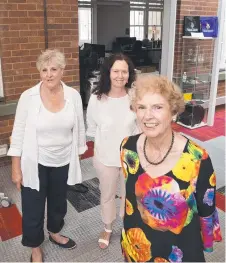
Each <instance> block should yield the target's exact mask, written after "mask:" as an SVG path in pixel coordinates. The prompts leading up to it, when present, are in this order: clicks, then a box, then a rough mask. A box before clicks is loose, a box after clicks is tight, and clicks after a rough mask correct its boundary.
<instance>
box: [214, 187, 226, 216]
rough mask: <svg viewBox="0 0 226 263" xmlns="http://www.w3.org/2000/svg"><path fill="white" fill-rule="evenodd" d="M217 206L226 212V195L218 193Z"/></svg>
mask: <svg viewBox="0 0 226 263" xmlns="http://www.w3.org/2000/svg"><path fill="white" fill-rule="evenodd" d="M216 206H217V208H219V209H220V210H222V211H224V212H225V195H224V194H221V193H218V192H216Z"/></svg>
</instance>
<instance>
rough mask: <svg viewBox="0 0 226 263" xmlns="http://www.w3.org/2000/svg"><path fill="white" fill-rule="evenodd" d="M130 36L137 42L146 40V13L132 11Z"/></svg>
mask: <svg viewBox="0 0 226 263" xmlns="http://www.w3.org/2000/svg"><path fill="white" fill-rule="evenodd" d="M130 36H131V37H136V39H137V40H142V39H143V38H144V11H143V10H131V11H130Z"/></svg>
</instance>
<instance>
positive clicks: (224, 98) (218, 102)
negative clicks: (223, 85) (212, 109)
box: [216, 96, 226, 106]
mask: <svg viewBox="0 0 226 263" xmlns="http://www.w3.org/2000/svg"><path fill="white" fill-rule="evenodd" d="M225 101H226V96H222V97H217V99H216V106H218V105H222V104H225Z"/></svg>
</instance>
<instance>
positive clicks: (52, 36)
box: [0, 0, 79, 165]
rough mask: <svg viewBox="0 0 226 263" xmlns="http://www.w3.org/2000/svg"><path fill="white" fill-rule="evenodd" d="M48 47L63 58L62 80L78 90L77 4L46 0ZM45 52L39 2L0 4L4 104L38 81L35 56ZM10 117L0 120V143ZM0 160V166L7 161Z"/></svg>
mask: <svg viewBox="0 0 226 263" xmlns="http://www.w3.org/2000/svg"><path fill="white" fill-rule="evenodd" d="M47 3H48V4H47V17H48V19H47V22H48V44H49V48H58V49H60V50H61V51H63V52H64V53H65V55H66V58H67V67H66V70H65V76H64V78H63V81H65V82H66V83H67V84H68V85H70V86H72V87H74V88H76V89H79V61H78V57H79V56H78V1H76V0H48V1H47ZM44 49H45V34H44V8H43V0H1V1H0V55H1V59H2V75H3V86H4V95H5V102H10V101H13V100H17V99H18V98H19V96H20V94H21V93H22V92H23V91H24V90H26V89H28V88H30V87H32V86H33V85H35V84H36V83H37V82H38V81H39V79H40V78H39V72H38V71H37V69H36V67H35V61H36V58H37V55H38V54H40V51H41V50H44ZM13 118H14V116H5V117H0V144H2V143H8V137H9V135H10V134H11V130H12V125H13ZM8 160H9V159H8V158H7V157H5V158H0V165H1V164H5V163H6V162H8Z"/></svg>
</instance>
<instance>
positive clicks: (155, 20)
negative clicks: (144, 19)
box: [148, 11, 162, 40]
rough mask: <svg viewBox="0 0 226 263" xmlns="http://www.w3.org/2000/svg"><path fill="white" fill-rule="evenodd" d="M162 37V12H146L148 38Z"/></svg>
mask: <svg viewBox="0 0 226 263" xmlns="http://www.w3.org/2000/svg"><path fill="white" fill-rule="evenodd" d="M152 38H153V39H154V40H158V39H160V40H161V39H162V12H161V11H149V12H148V39H152Z"/></svg>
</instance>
